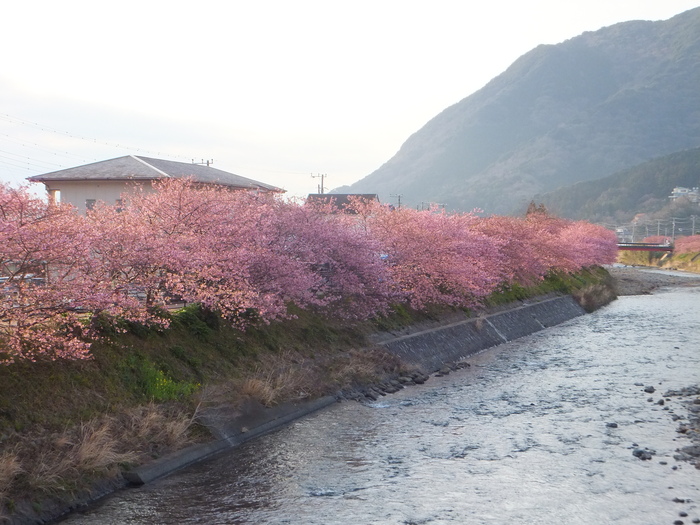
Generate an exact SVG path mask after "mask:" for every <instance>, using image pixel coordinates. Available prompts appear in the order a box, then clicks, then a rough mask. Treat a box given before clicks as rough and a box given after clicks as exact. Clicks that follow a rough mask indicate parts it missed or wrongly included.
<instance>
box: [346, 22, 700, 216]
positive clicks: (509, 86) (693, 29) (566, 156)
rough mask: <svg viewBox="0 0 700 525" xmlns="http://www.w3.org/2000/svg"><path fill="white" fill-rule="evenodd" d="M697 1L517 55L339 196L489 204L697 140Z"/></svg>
mask: <svg viewBox="0 0 700 525" xmlns="http://www.w3.org/2000/svg"><path fill="white" fill-rule="evenodd" d="M699 85H700V8H696V9H692V10H690V11H687V12H685V13H682V14H680V15H677V16H675V17H673V18H671V19H670V20H666V21H658V22H648V21H632V22H624V23H620V24H616V25H613V26H610V27H606V28H603V29H600V30H598V31H595V32H587V33H583V34H582V35H580V36H577V37H575V38H572V39H570V40H567V41H565V42H562V43H560V44H557V45H541V46H539V47H537V48H535V49H533V50H532V51H530V52H529V53H527V54H525V55H523V56H522V57H520V58H519V59H518V60H517V61H515V62H514V63H513V65H512V66H510V67H509V68H508V69H507V70H506V71H505V72H504V73H502V74H501V75H499V76H498V77H496V78H495V79H493V80H492V81H491V82H489V83H488V84H487V85H486V86H484V87H483V88H482V89H481V90H479V91H477V92H476V93H474V94H472V95H470V96H468V97H467V98H465V99H463V100H462V101H460V102H458V103H457V104H455V105H453V106H451V107H449V108H447V109H445V110H444V111H443V112H442V113H440V114H439V115H437V116H436V117H435V118H433V119H432V120H430V121H429V122H428V123H427V124H426V125H425V126H424V127H423V128H421V129H420V130H418V131H417V132H416V133H414V134H413V135H412V136H411V137H409V138H408V140H406V142H405V143H404V144H403V145H402V146H401V149H400V150H399V151H398V153H396V155H395V156H394V157H392V158H391V159H390V160H388V161H387V162H386V163H385V164H384V165H383V166H381V167H380V168H379V169H377V170H376V171H375V172H373V173H372V174H370V175H368V176H366V177H365V178H363V179H361V180H360V181H358V182H356V183H355V184H352V185H351V186H349V187H344V188H339V189H338V192H343V193H349V192H353V193H378V194H379V195H380V198H381V199H382V201H384V202H393V199H392V198H391V197H390V195H392V194H394V195H395V194H401V195H402V196H403V197H402V201H403V202H404V203H405V204H406V205H408V206H416V205H419V204H420V203H421V202H425V201H432V202H437V203H443V204H445V205H446V206H447V207H448V209H456V210H462V211H468V210H471V209H474V208H481V209H483V210H485V211H486V212H487V213H514V212H522V211H524V210H525V208H526V206H527V203H528V202H529V201H530V200H531V199H532V198H533V196H534V195H535V194H541V193H545V192H548V191H552V190H555V189H557V188H559V187H562V186H568V185H571V184H574V183H576V182H581V181H588V180H593V179H600V178H602V177H606V176H608V175H611V174H613V173H615V172H618V171H620V170H622V169H626V168H629V167H632V166H635V165H637V164H639V163H641V162H643V161H646V160H650V159H653V158H655V157H660V156H662V155H667V154H671V153H673V152H677V151H681V150H685V149H689V148H695V147H698V146H700V90H699V89H697V87H698V86H699Z"/></svg>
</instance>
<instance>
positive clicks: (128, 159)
mask: <svg viewBox="0 0 700 525" xmlns="http://www.w3.org/2000/svg"><path fill="white" fill-rule="evenodd" d="M185 178H191V179H192V180H193V181H194V182H195V183H197V184H206V185H217V186H225V187H227V188H231V189H234V190H247V191H255V192H265V193H268V192H272V193H282V192H283V191H284V190H282V189H280V188H276V187H275V186H271V185H269V184H264V183H262V182H258V181H255V180H253V179H248V178H246V177H241V176H240V175H234V174H233V173H228V172H226V171H222V170H219V169H216V168H213V167H211V166H209V165H202V164H189V163H187V162H175V161H171V160H161V159H153V158H149V157H141V156H135V155H127V156H125V157H119V158H116V159H110V160H103V161H101V162H95V163H92V164H85V165H83V166H77V167H75V168H68V169H65V170H60V171H54V172H51V173H45V174H44V175H34V176H32V177H28V178H27V180H29V181H31V182H43V183H44V185H45V186H46V191H47V192H48V194H49V201H50V202H66V203H70V204H72V205H73V206H75V207H76V208H77V209H78V211H80V212H81V213H85V212H86V210H89V209H91V208H92V207H93V206H94V205H95V204H96V203H97V202H98V201H102V202H105V203H107V204H118V203H119V202H120V199H121V195H122V193H126V192H129V191H131V190H133V188H134V187H135V186H140V187H142V188H143V189H144V190H145V191H149V190H152V188H153V182H154V181H157V180H163V179H185Z"/></svg>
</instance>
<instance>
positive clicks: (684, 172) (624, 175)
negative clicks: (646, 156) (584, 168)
mask: <svg viewBox="0 0 700 525" xmlns="http://www.w3.org/2000/svg"><path fill="white" fill-rule="evenodd" d="M676 186H682V187H685V188H697V187H700V148H693V149H690V150H686V151H681V152H677V153H673V154H671V155H665V156H663V157H660V158H657V159H653V160H650V161H647V162H644V163H642V164H639V165H638V166H634V167H633V168H629V169H626V170H623V171H620V172H617V173H615V174H613V175H610V176H609V177H604V178H602V179H596V180H592V181H585V182H578V183H576V184H574V185H571V186H565V187H563V188H560V189H558V190H556V191H553V192H549V193H544V194H542V195H536V196H535V200H536V201H537V202H542V203H544V204H545V205H546V207H547V209H549V210H550V211H552V213H554V214H556V215H558V216H560V217H568V218H570V219H579V220H580V219H585V220H589V221H592V222H597V223H600V222H612V223H618V224H619V223H623V222H629V221H631V220H632V219H633V218H634V217H635V215H637V214H639V213H645V214H652V215H653V217H654V218H656V217H657V216H658V218H666V217H686V216H690V215H693V214H695V215H700V207H699V206H698V205H697V204H693V203H690V202H682V201H679V202H676V203H675V204H672V203H671V202H670V201H669V198H668V197H669V195H670V194H671V191H672V190H673V188H675V187H676Z"/></svg>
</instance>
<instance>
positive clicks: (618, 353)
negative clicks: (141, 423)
mask: <svg viewBox="0 0 700 525" xmlns="http://www.w3.org/2000/svg"><path fill="white" fill-rule="evenodd" d="M468 361H469V363H470V364H471V367H469V368H467V369H464V370H459V371H456V372H453V373H451V374H450V375H448V376H444V377H433V378H431V379H430V380H429V381H428V382H427V383H425V384H424V385H420V386H415V387H410V388H406V389H404V390H402V391H400V392H398V393H396V394H393V395H388V396H386V397H383V398H381V399H380V400H379V401H377V402H375V403H370V404H360V403H357V402H343V403H338V404H336V405H333V406H331V407H329V408H328V409H325V410H323V411H321V412H318V413H316V414H314V415H312V416H310V417H307V418H304V419H303V420H299V421H297V422H295V423H293V424H291V425H290V426H288V427H286V428H284V429H282V430H279V431H276V432H274V433H272V434H268V435H266V436H263V437H261V438H259V439H257V440H255V441H253V442H249V443H246V444H245V445H243V446H241V447H239V448H236V449H234V450H231V451H230V452H227V453H225V454H223V455H219V456H217V457H215V458H213V459H211V460H209V461H205V462H203V463H200V464H197V465H195V466H192V467H190V468H188V469H185V470H183V471H180V472H178V473H176V474H174V475H171V476H169V477H167V478H165V479H162V480H160V481H157V482H155V483H152V484H150V485H146V486H144V487H141V488H134V489H128V490H124V491H121V492H119V493H117V494H115V495H113V496H111V497H109V498H107V499H106V500H104V501H103V502H102V503H101V504H99V505H97V506H94V507H92V508H89V509H87V510H85V511H83V512H81V513H75V514H73V515H71V516H69V517H68V518H67V519H65V520H64V521H63V522H62V523H64V524H101V525H104V524H181V523H205V524H303V525H306V524H326V525H327V524H341V523H342V524H403V525H410V524H416V525H417V524H447V523H449V524H504V523H513V524H581V525H597V524H608V523H614V524H630V525H631V524H635V525H639V524H654V525H659V524H669V525H671V524H673V523H674V522H675V523H680V522H683V523H695V522H700V506H699V504H700V492H699V491H698V483H699V482H700V471H698V470H697V469H695V468H694V467H693V466H692V465H691V464H690V463H686V462H682V461H677V460H675V459H674V458H673V456H674V453H675V450H676V448H678V447H682V446H686V445H689V444H690V442H689V440H688V438H687V437H685V436H682V435H681V434H678V433H677V432H676V429H677V427H678V424H679V422H677V421H674V420H673V419H672V418H673V416H674V414H675V415H676V418H677V417H678V416H681V417H685V416H686V415H687V411H686V410H685V405H683V404H682V403H681V401H680V400H679V399H678V398H670V399H667V400H665V401H664V404H663V405H661V404H659V401H660V400H662V399H663V397H662V393H663V392H665V391H667V390H669V389H680V388H683V387H687V386H690V385H693V384H697V383H698V382H699V381H700V377H699V376H700V374H699V373H698V372H699V371H700V288H697V287H696V288H673V289H664V290H659V291H657V292H656V293H655V294H654V295H645V296H629V297H621V298H619V299H618V300H616V301H614V302H613V303H612V304H610V305H609V306H607V307H605V308H603V309H601V310H599V311H597V312H595V313H593V314H591V315H587V316H583V317H580V318H577V319H574V320H572V321H569V322H567V323H565V324H562V325H559V326H557V327H554V328H550V329H548V330H545V331H542V332H539V333H537V334H534V335H532V336H529V337H526V338H522V339H519V340H517V341H515V342H512V343H509V344H505V345H501V346H499V347H497V348H493V349H491V350H488V351H485V352H482V353H481V354H479V355H476V356H472V357H471V358H470V359H469V360H468ZM649 386H653V387H654V388H655V392H654V393H647V392H645V391H644V390H645V388H646V387H649ZM682 421H683V420H682V419H681V420H680V422H682ZM635 449H646V450H650V451H654V455H653V456H652V458H651V459H650V460H642V459H640V458H638V457H635V455H633V451H634V450H635ZM696 502H698V503H696ZM683 514H687V516H683ZM693 520H697V521H693Z"/></svg>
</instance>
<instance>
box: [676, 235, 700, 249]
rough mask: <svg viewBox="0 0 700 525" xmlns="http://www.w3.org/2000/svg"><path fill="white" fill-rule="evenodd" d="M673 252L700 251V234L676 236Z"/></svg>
mask: <svg viewBox="0 0 700 525" xmlns="http://www.w3.org/2000/svg"><path fill="white" fill-rule="evenodd" d="M673 251H674V252H675V253H700V235H688V236H687V237H678V238H677V239H676V242H675V243H674V246H673Z"/></svg>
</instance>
